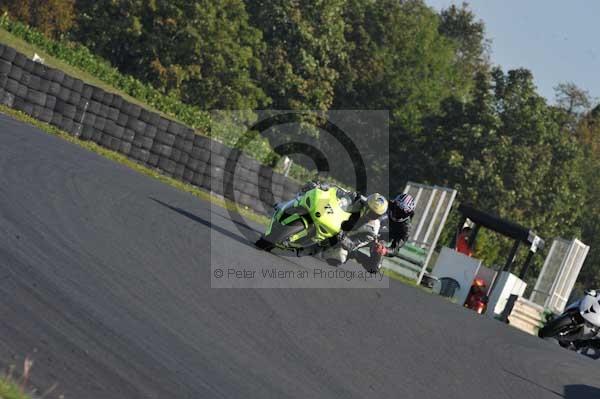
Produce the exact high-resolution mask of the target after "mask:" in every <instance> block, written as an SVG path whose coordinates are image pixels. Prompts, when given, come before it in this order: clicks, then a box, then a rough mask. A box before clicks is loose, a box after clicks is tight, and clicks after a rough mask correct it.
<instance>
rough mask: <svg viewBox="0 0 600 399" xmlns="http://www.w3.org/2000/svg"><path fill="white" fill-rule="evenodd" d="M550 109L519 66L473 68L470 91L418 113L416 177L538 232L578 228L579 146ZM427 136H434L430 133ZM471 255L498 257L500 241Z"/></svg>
mask: <svg viewBox="0 0 600 399" xmlns="http://www.w3.org/2000/svg"><path fill="white" fill-rule="evenodd" d="M558 120H559V118H558V117H557V115H556V112H555V109H554V108H553V107H549V106H548V105H547V104H546V102H545V100H544V99H543V98H542V97H541V96H540V95H539V94H537V93H536V91H535V86H534V84H533V77H532V75H531V73H530V72H529V71H527V70H523V69H517V70H513V71H509V72H508V74H504V73H503V72H502V71H501V70H499V69H495V70H493V71H491V73H485V74H484V73H479V74H478V75H477V78H476V82H475V90H474V93H473V99H472V100H470V101H468V102H466V103H465V102H461V101H459V100H458V99H449V100H448V101H446V102H445V103H444V105H443V111H442V113H441V115H440V116H437V117H432V118H430V119H428V120H427V121H426V127H427V129H428V130H430V131H432V134H431V139H430V140H428V141H427V142H424V143H423V146H422V147H421V151H422V152H424V153H425V154H424V155H423V156H422V157H423V162H424V163H425V165H426V166H425V170H427V171H428V173H427V174H425V175H424V178H425V179H426V180H427V181H429V182H432V183H436V184H441V185H445V186H451V187H455V188H457V189H458V190H459V193H460V198H459V200H461V201H468V202H472V203H473V204H475V205H476V206H477V207H479V208H482V209H485V210H488V211H491V212H494V213H497V214H498V215H499V216H501V217H506V218H507V219H509V220H512V221H515V222H517V223H521V224H523V225H526V226H528V227H531V228H533V229H535V230H536V231H537V232H538V233H539V234H540V235H541V236H542V237H545V238H549V239H551V238H553V237H556V236H560V235H563V236H567V237H571V236H574V235H577V233H578V232H579V224H578V222H579V216H580V215H581V212H582V207H583V203H584V199H585V186H584V184H583V179H582V165H583V152H582V149H581V146H579V145H578V143H577V142H576V141H575V140H574V139H573V137H572V136H569V135H565V134H564V132H563V130H561V127H560V124H559V123H558ZM434 137H435V139H434ZM495 242H496V245H490V244H491V242H490V241H486V245H485V248H480V252H479V253H478V256H480V257H482V258H483V259H484V260H485V261H486V263H488V264H495V263H498V262H501V261H502V259H501V258H502V256H503V255H502V254H503V253H504V254H505V252H506V251H507V250H508V248H503V250H502V251H500V250H498V248H501V247H502V246H503V245H508V244H507V243H506V244H503V243H502V241H500V240H496V241H495Z"/></svg>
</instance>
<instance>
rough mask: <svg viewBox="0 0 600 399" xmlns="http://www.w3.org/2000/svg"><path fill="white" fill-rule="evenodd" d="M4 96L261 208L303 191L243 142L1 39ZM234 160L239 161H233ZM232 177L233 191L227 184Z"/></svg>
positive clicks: (76, 132)
mask: <svg viewBox="0 0 600 399" xmlns="http://www.w3.org/2000/svg"><path fill="white" fill-rule="evenodd" d="M0 103H1V104H4V105H7V106H9V107H11V108H15V109H18V110H20V111H23V112H25V113H26V114H28V115H30V116H32V117H34V118H36V119H38V120H40V121H43V122H47V123H50V124H52V125H54V126H56V127H58V128H60V129H61V130H63V131H65V132H68V133H69V134H71V135H73V136H76V137H78V138H80V139H82V140H90V141H93V142H95V143H97V144H98V145H100V146H102V147H105V148H108V149H111V150H114V151H118V152H120V153H122V154H124V155H126V156H128V157H130V158H131V159H134V160H136V161H138V162H140V163H142V164H145V165H147V166H150V167H153V168H158V169H160V170H161V171H162V172H164V173H165V174H167V175H169V176H171V177H173V178H175V179H178V180H181V181H184V182H186V183H190V184H193V185H196V186H198V187H202V188H205V189H208V190H211V191H213V192H215V193H217V194H219V195H225V196H226V197H228V199H231V200H234V201H236V202H237V203H239V204H240V205H242V206H245V207H248V208H251V209H254V210H256V211H258V212H262V213H268V212H269V211H270V209H265V207H264V206H263V199H265V200H266V201H271V200H272V201H273V202H278V201H282V200H285V199H288V198H290V197H291V196H293V195H294V194H295V193H296V192H297V191H298V184H296V183H295V182H293V181H292V180H290V179H288V178H286V177H285V176H283V175H281V174H279V173H274V172H273V171H272V169H270V168H267V167H264V166H261V164H260V163H259V162H258V161H256V160H254V159H251V158H249V157H247V156H245V155H243V154H241V153H239V150H237V149H236V150H232V149H231V148H229V147H227V146H226V145H224V144H221V143H219V142H217V141H213V140H211V139H209V138H208V137H204V136H199V135H196V134H195V133H194V130H193V129H191V128H189V127H187V126H184V125H182V124H180V123H178V122H175V121H171V120H168V119H165V118H163V117H162V116H161V115H159V114H157V113H154V112H151V111H148V110H146V109H144V108H142V107H141V106H139V105H137V104H133V103H130V102H128V101H126V100H124V99H123V98H122V97H120V96H119V95H116V94H113V93H109V92H107V91H105V90H103V89H101V88H98V87H95V86H92V85H89V84H86V83H85V82H83V81H81V80H79V79H75V78H73V77H71V76H69V75H66V74H65V73H64V72H62V71H60V70H57V69H53V68H49V67H47V66H45V65H43V64H40V63H37V62H34V61H32V60H30V59H28V58H27V57H26V56H25V55H23V54H21V53H19V52H17V51H16V50H15V49H13V48H11V47H8V46H4V45H1V44H0ZM230 159H233V160H235V159H237V161H236V162H233V163H232V164H231V165H229V166H228V165H227V163H228V160H230ZM228 168H229V169H230V170H228ZM231 181H232V182H233V195H231V193H230V192H229V193H228V192H226V191H228V190H226V189H224V186H225V183H226V182H231ZM261 194H262V195H261ZM229 197H230V198H229ZM269 205H270V204H269Z"/></svg>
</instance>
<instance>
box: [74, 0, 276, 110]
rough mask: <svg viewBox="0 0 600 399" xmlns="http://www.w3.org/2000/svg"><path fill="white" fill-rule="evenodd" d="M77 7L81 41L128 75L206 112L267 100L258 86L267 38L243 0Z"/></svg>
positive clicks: (126, 0) (129, 0)
mask: <svg viewBox="0 0 600 399" xmlns="http://www.w3.org/2000/svg"><path fill="white" fill-rule="evenodd" d="M78 7H79V11H80V21H79V28H78V30H77V31H76V32H75V37H76V38H77V39H78V40H80V41H82V42H83V43H84V44H85V45H87V46H88V47H90V48H91V49H92V50H94V51H95V52H97V53H99V54H100V55H102V56H104V57H105V58H107V59H108V60H110V61H111V62H112V63H113V64H115V65H116V66H117V67H118V68H119V69H120V70H121V71H122V72H124V73H128V74H131V75H134V76H136V77H138V78H141V79H142V80H145V81H148V82H150V83H152V84H153V85H154V86H156V87H157V88H159V89H162V90H163V91H164V92H165V93H171V94H174V95H177V96H179V97H180V98H181V99H182V100H183V101H185V102H187V103H190V104H195V105H199V106H201V107H203V108H204V109H215V108H218V109H254V108H258V107H260V106H263V105H265V104H266V103H267V102H268V99H267V97H266V96H265V94H264V92H263V91H262V89H261V88H260V87H259V85H258V84H257V82H256V81H255V79H256V77H257V75H258V73H259V71H260V69H261V63H260V60H259V58H258V56H257V54H258V53H259V52H260V51H261V49H262V47H263V44H262V41H261V34H260V32H259V31H258V30H256V29H254V28H252V27H251V26H250V25H249V23H248V15H247V13H246V10H245V6H244V3H243V2H242V1H241V0H226V1H216V0H194V1H187V0H153V1H150V2H146V1H142V0H119V1H113V0H99V1H96V0H80V1H79V3H78ZM107 26H110V27H111V29H107Z"/></svg>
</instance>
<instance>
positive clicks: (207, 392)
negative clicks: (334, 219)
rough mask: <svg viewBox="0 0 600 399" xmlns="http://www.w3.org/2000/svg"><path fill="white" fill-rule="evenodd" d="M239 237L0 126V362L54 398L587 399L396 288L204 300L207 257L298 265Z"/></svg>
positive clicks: (564, 364) (592, 375) (541, 359)
mask: <svg viewBox="0 0 600 399" xmlns="http://www.w3.org/2000/svg"><path fill="white" fill-rule="evenodd" d="M211 226H212V233H211ZM240 229H243V228H242V227H239V226H237V225H236V224H234V223H232V222H231V221H230V220H229V217H228V215H227V213H226V212H225V211H224V210H222V209H220V208H216V209H211V206H210V204H208V203H206V202H202V201H200V200H198V199H197V198H196V197H193V196H191V195H189V194H186V193H183V192H180V191H178V190H176V189H174V188H172V187H170V186H167V185H164V184H162V183H160V182H158V181H156V180H153V179H151V178H148V177H146V176H142V175H140V174H138V173H136V172H134V171H132V170H130V169H128V168H126V167H124V166H121V165H118V164H115V163H114V162H112V161H109V160H107V159H104V158H102V157H100V156H98V155H96V154H93V153H90V152H88V151H86V150H84V149H81V148H79V147H76V146H74V145H71V144H69V143H67V142H64V141H62V140H61V139H59V138H55V137H52V136H49V135H46V134H44V133H42V132H39V131H37V130H36V129H35V128H32V127H30V126H28V125H25V124H22V123H20V122H16V121H14V120H12V119H9V118H8V117H6V116H2V115H0V298H1V301H0V363H1V364H2V366H6V365H8V364H11V363H18V364H17V369H20V368H21V364H20V363H21V362H22V359H23V357H24V356H25V355H31V357H32V358H33V359H34V361H35V364H34V367H33V370H32V374H33V377H32V381H33V383H34V385H35V386H37V387H39V388H40V389H41V390H43V389H44V388H47V387H50V386H51V385H52V384H53V383H55V382H57V383H58V384H59V387H58V389H57V390H56V391H55V392H54V393H53V394H52V395H51V396H50V397H53V396H57V395H58V394H64V395H65V398H67V399H68V398H83V399H87V398H89V399H94V398H132V399H133V398H194V399H196V398H288V397H294V398H344V399H349V398H367V397H368V398H424V399H428V398H440V399H451V398H452V399H454V398H456V399H464V398H485V399H500V398H569V399H582V398H600V363H598V362H596V361H593V360H591V359H588V358H586V357H583V356H580V355H577V354H574V353H572V352H568V351H566V350H563V349H561V348H559V347H558V346H557V345H555V344H554V343H552V342H545V341H542V340H540V339H537V338H535V337H532V336H529V335H526V334H524V333H521V332H520V331H517V330H515V329H513V328H510V327H508V326H504V325H502V324H500V323H499V322H497V321H495V320H490V319H487V318H484V317H479V316H477V315H476V314H474V313H473V312H470V311H467V310H464V309H462V308H460V307H458V306H456V305H453V304H451V303H449V302H447V301H445V300H443V299H441V298H439V297H435V296H432V295H429V294H427V293H425V292H423V291H421V290H419V289H416V288H412V287H408V286H405V285H403V284H399V283H395V282H390V287H389V288H372V289H217V288H210V282H211V266H210V261H211V260H212V262H213V264H218V265H224V266H225V265H228V264H238V263H240V262H241V261H242V262H246V263H248V264H254V265H256V264H261V265H272V266H273V267H285V268H288V269H292V270H302V269H305V268H306V267H307V266H306V265H307V262H308V260H307V259H306V258H303V259H302V258H301V259H296V258H289V257H288V258H282V257H279V256H276V255H273V254H266V253H261V252H259V251H257V250H256V249H254V248H253V247H252V245H249V243H248V242H247V239H246V238H245V237H244V235H243V234H242V232H241V231H240ZM248 232H249V233H250V234H256V233H255V232H253V231H252V230H248ZM211 255H212V259H211ZM324 267H326V266H324ZM350 267H354V266H350Z"/></svg>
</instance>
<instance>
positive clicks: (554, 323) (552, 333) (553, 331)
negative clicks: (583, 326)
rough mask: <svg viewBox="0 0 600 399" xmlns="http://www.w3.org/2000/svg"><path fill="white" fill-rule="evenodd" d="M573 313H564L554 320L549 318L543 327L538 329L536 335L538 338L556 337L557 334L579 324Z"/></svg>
mask: <svg viewBox="0 0 600 399" xmlns="http://www.w3.org/2000/svg"><path fill="white" fill-rule="evenodd" d="M575 316H576V315H575V314H573V313H570V312H569V313H565V314H563V315H561V316H559V317H557V318H556V319H554V320H550V321H549V322H548V323H546V325H544V327H542V328H540V330H539V331H538V337H540V338H552V337H554V338H558V334H560V333H563V332H566V331H568V330H570V329H574V328H576V327H578V326H579V324H580V323H578V322H577V321H576V320H575Z"/></svg>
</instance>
